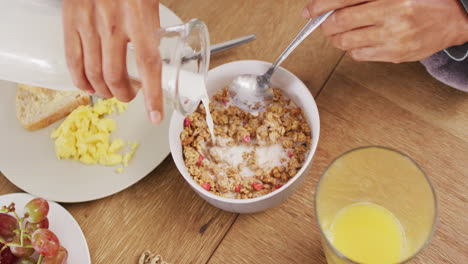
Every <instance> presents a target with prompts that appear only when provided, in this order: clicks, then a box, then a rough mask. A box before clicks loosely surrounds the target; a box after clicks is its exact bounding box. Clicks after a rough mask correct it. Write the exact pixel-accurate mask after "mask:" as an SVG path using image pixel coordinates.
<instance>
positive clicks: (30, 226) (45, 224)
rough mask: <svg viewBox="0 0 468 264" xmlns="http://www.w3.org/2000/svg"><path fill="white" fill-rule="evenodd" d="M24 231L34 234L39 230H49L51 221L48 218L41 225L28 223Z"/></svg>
mask: <svg viewBox="0 0 468 264" xmlns="http://www.w3.org/2000/svg"><path fill="white" fill-rule="evenodd" d="M24 229H25V231H26V232H27V233H29V234H32V233H34V231H36V230H37V229H49V219H47V217H46V218H44V219H43V220H42V221H40V222H39V223H30V222H26V224H25V226H24Z"/></svg>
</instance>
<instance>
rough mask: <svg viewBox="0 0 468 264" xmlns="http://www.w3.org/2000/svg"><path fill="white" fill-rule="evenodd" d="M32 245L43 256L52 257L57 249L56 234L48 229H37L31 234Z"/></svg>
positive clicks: (58, 244)
mask: <svg viewBox="0 0 468 264" xmlns="http://www.w3.org/2000/svg"><path fill="white" fill-rule="evenodd" d="M32 245H33V247H34V249H35V250H36V251H37V253H39V254H41V255H44V257H53V256H55V255H57V252H58V251H59V247H60V243H59V240H58V238H57V236H56V235H55V234H54V233H53V232H52V231H50V230H49V229H38V230H36V231H34V233H33V235H32Z"/></svg>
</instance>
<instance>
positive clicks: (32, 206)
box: [24, 198, 49, 223]
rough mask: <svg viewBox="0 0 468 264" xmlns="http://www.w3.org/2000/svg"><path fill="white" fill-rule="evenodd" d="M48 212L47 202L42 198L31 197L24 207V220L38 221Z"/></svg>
mask: <svg viewBox="0 0 468 264" xmlns="http://www.w3.org/2000/svg"><path fill="white" fill-rule="evenodd" d="M48 213H49V203H48V202H47V201H46V200H44V199H42V198H36V199H33V200H31V201H30V202H29V203H27V204H26V206H25V207H24V215H25V216H27V217H26V220H27V221H28V222H31V223H39V222H40V221H42V220H43V219H44V218H46V217H47V214H48Z"/></svg>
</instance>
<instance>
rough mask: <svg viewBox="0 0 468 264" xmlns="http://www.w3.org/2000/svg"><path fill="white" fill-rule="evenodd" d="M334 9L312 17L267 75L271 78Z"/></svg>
mask: <svg viewBox="0 0 468 264" xmlns="http://www.w3.org/2000/svg"><path fill="white" fill-rule="evenodd" d="M333 12H334V11H330V12H328V13H325V14H323V15H320V16H318V17H316V18H312V19H311V20H309V22H307V24H306V25H305V26H304V28H303V29H302V30H301V32H299V34H297V36H296V38H295V39H294V40H293V41H292V42H291V44H289V46H288V47H287V48H286V49H285V50H284V51H283V53H281V55H280V56H279V57H278V59H276V61H275V62H274V63H273V65H271V67H270V68H269V69H268V71H267V72H266V73H265V77H266V78H267V79H268V80H270V78H271V76H272V75H273V73H274V72H275V71H276V69H277V68H278V66H279V65H280V64H281V63H282V62H283V61H284V60H285V59H286V58H287V57H288V56H289V55H290V54H291V53H292V52H293V51H294V50H295V49H296V48H297V46H299V44H301V42H302V41H303V40H304V39H306V38H307V37H308V36H309V35H310V33H312V32H313V31H314V30H315V29H316V28H318V27H319V26H320V25H321V24H322V23H323V22H324V21H325V19H327V18H328V17H329V16H330V15H331V14H332V13H333Z"/></svg>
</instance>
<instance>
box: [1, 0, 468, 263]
mask: <svg viewBox="0 0 468 264" xmlns="http://www.w3.org/2000/svg"><path fill="white" fill-rule="evenodd" d="M161 2H162V3H163V4H165V5H167V6H168V7H169V8H171V9H172V10H174V11H175V12H176V13H177V14H178V15H179V16H180V17H181V18H182V19H183V20H185V21H187V20H188V19H190V18H192V17H199V18H201V19H203V20H204V21H206V23H207V24H208V26H209V29H210V33H211V40H212V42H213V43H217V42H221V41H225V40H229V39H231V38H235V37H240V36H243V35H246V34H250V33H256V34H257V38H258V39H257V40H256V41H255V42H253V43H251V44H248V45H246V46H243V47H240V48H237V49H235V50H232V51H228V52H225V53H222V54H220V55H216V56H215V57H213V58H212V66H213V67H215V66H218V65H220V64H223V63H226V62H230V61H234V60H240V59H258V60H265V61H270V62H271V61H273V60H274V59H275V58H276V56H277V55H278V54H279V53H280V52H281V50H282V49H283V48H285V47H286V46H287V44H288V42H289V41H290V40H291V39H292V38H293V37H294V35H295V34H296V33H297V32H298V30H299V29H300V28H301V26H302V25H303V24H304V23H305V21H303V20H302V18H301V17H300V14H301V11H302V7H303V6H304V5H305V3H306V2H307V1H306V0H302V1H297V0H282V1H272V0H271V1H255V0H242V1H229V0H203V1H202V0H194V1H182V0H161ZM283 66H284V67H285V68H287V69H289V70H290V71H292V72H293V73H294V74H296V75H297V76H298V77H299V78H301V79H302V80H303V81H304V83H305V84H306V85H307V86H308V87H309V88H310V90H311V92H312V93H313V95H314V96H315V98H316V100H317V103H318V106H319V111H320V118H321V128H322V129H321V137H320V142H319V146H318V149H317V152H316V155H315V159H314V163H313V168H312V169H311V171H310V173H309V174H310V175H309V176H308V178H307V179H306V181H305V182H304V184H303V185H302V186H301V187H300V188H299V190H298V191H297V192H296V193H295V194H294V195H293V196H292V197H290V198H289V199H288V200H287V201H286V202H284V203H283V204H281V205H280V206H278V207H277V208H274V209H271V210H268V211H266V212H263V213H257V214H252V215H238V214H233V213H228V212H224V211H221V210H219V209H217V208H214V207H212V206H210V205H209V204H207V203H206V202H204V201H203V200H202V199H201V198H200V197H198V196H197V195H196V194H195V192H193V191H192V190H191V188H190V187H189V185H188V184H187V183H186V182H185V181H184V180H183V178H182V177H181V176H180V174H179V173H178V171H177V169H176V167H175V165H174V163H173V161H172V159H171V158H170V157H168V158H167V159H166V160H165V161H164V162H163V163H162V164H161V165H160V166H159V167H158V168H157V169H155V170H154V171H153V172H152V173H150V174H149V175H148V176H147V177H146V178H145V179H143V180H142V181H140V182H139V183H138V184H136V185H134V186H132V187H131V188H129V189H127V190H125V191H122V192H120V193H118V194H115V195H113V196H111V197H108V198H105V199H101V200H98V201H94V202H88V203H81V204H65V205H64V206H65V207H66V208H67V209H68V210H69V211H70V212H71V214H72V215H73V216H74V217H75V218H76V220H77V221H78V223H79V224H80V225H81V227H82V229H83V231H84V234H85V236H86V238H87V241H88V244H89V248H90V251H91V256H92V260H93V263H136V262H137V259H138V256H139V255H140V254H141V253H142V252H143V251H145V250H151V251H153V252H157V253H159V254H161V255H162V256H164V258H165V259H167V260H169V261H170V262H172V263H206V262H209V263H325V258H324V255H323V252H322V249H321V245H320V237H319V233H318V229H317V225H316V220H315V216H314V210H313V209H314V201H313V197H314V191H315V187H316V184H317V181H318V178H319V176H320V175H321V173H322V172H323V171H324V169H325V168H326V167H327V165H328V164H329V163H330V162H331V161H332V160H333V158H335V157H337V156H338V155H340V154H341V153H343V152H345V151H347V150H349V149H351V148H355V147H358V146H365V145H382V146H389V147H392V148H396V149H398V150H400V151H403V152H405V153H407V154H408V155H410V156H411V157H412V158H413V159H415V160H416V162H418V163H419V164H420V165H421V166H422V167H423V168H424V170H425V171H426V172H427V174H428V175H429V177H430V178H431V180H432V182H433V183H434V185H435V188H436V190H437V195H438V201H439V206H440V210H439V222H438V225H437V232H436V234H435V236H434V237H433V239H432V242H431V244H430V246H429V247H428V248H426V249H425V250H424V251H423V252H422V253H421V254H420V255H419V256H418V257H417V258H416V259H415V261H414V262H415V263H468V194H467V193H468V192H467V190H468V94H465V93H462V92H460V91H456V90H454V89H452V88H449V87H447V86H444V85H443V84H441V83H439V82H437V81H435V80H434V79H432V78H431V77H430V76H429V75H428V74H427V73H426V71H425V70H424V68H423V67H422V66H421V65H420V64H419V63H408V64H400V65H393V64H386V63H357V62H354V61H352V60H351V59H350V57H349V56H347V55H345V54H344V53H343V52H341V51H339V50H336V49H334V48H333V47H331V45H330V43H329V41H328V40H327V39H325V38H324V37H323V36H321V34H320V33H319V32H315V33H313V34H312V36H311V37H310V38H309V39H308V40H306V41H305V43H304V44H303V45H302V46H300V47H299V48H298V49H297V50H296V51H295V52H294V53H293V54H292V55H291V57H290V58H289V59H288V60H287V61H286V62H285V63H284V64H283ZM2 151H8V150H2ZM18 191H21V190H20V189H18V188H17V187H15V186H14V185H13V184H11V183H10V182H8V181H7V180H6V178H5V177H4V176H3V175H1V174H0V194H6V193H12V192H18Z"/></svg>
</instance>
